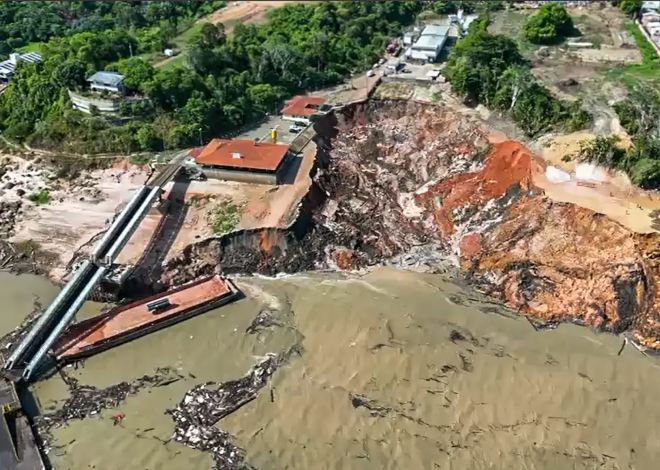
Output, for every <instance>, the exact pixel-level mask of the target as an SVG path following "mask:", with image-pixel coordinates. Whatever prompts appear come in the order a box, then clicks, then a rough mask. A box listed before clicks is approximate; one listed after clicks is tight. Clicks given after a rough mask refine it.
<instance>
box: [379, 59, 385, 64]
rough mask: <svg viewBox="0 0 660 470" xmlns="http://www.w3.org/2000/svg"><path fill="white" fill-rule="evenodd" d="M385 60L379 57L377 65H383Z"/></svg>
mask: <svg viewBox="0 0 660 470" xmlns="http://www.w3.org/2000/svg"><path fill="white" fill-rule="evenodd" d="M385 62H386V60H385V59H380V60H379V61H378V64H379V65H383V64H384V63H385Z"/></svg>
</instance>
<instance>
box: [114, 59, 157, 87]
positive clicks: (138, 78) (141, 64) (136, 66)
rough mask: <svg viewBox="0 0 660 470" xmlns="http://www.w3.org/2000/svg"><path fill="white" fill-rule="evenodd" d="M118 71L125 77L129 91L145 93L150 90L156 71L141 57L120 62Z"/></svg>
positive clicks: (125, 83) (125, 84)
mask: <svg viewBox="0 0 660 470" xmlns="http://www.w3.org/2000/svg"><path fill="white" fill-rule="evenodd" d="M118 69H119V71H120V72H121V73H122V75H123V76H124V86H125V87H126V88H127V89H128V90H129V91H133V92H136V91H140V92H143V93H144V92H146V90H149V89H150V86H151V81H152V80H153V78H154V75H155V70H154V68H153V66H152V65H151V64H150V63H148V62H147V61H145V60H143V59H141V58H139V57H132V58H130V59H122V60H120V61H119V64H118Z"/></svg>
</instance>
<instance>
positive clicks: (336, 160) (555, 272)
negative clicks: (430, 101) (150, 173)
mask: <svg viewBox="0 0 660 470" xmlns="http://www.w3.org/2000/svg"><path fill="white" fill-rule="evenodd" d="M317 127H318V130H319V132H320V134H321V136H322V137H321V138H320V140H319V142H318V145H319V151H320V154H319V162H320V164H321V165H322V166H323V168H322V169H321V170H320V171H319V172H318V174H317V175H316V183H317V188H316V189H319V188H320V189H322V191H317V193H316V194H317V195H318V194H321V195H323V194H325V195H326V196H327V198H326V200H325V201H323V203H322V205H320V206H319V202H321V201H319V200H318V198H317V200H316V202H313V201H312V199H314V198H313V197H311V196H310V197H308V198H307V201H306V207H307V208H308V211H307V212H308V213H311V214H312V216H311V219H312V220H311V222H310V225H309V227H310V228H309V229H308V230H307V231H306V234H305V235H304V236H302V237H295V236H294V234H293V233H292V232H281V231H269V232H250V233H245V234H242V235H240V236H234V237H233V238H232V239H224V240H216V241H212V242H208V241H207V242H205V243H204V244H198V245H194V246H191V247H189V249H188V250H187V252H186V253H183V254H182V256H180V257H179V258H178V259H177V260H175V261H174V262H173V263H171V265H170V273H169V278H168V281H170V282H180V281H182V280H186V279H187V278H190V277H191V276H193V275H195V274H200V273H205V272H209V271H212V270H213V269H215V266H214V262H215V263H216V264H217V260H218V259H219V260H220V263H219V266H220V269H223V270H225V271H229V272H231V271H243V272H245V271H248V272H255V271H258V272H264V273H268V274H272V273H274V272H277V271H287V272H293V271H298V270H302V269H312V268H332V267H339V268H342V269H352V268H357V267H364V266H368V265H372V264H376V263H380V262H382V261H384V260H390V262H394V263H396V264H397V265H399V266H402V267H419V266H428V267H430V268H431V269H434V270H442V269H446V268H447V266H450V265H451V266H454V267H456V268H458V269H459V270H460V272H461V273H462V275H463V276H465V277H466V278H467V279H468V280H470V281H471V282H472V283H473V284H475V285H476V286H477V287H478V288H479V289H480V290H483V291H485V292H487V293H489V294H490V295H493V296H495V297H498V298H500V299H502V300H506V301H507V302H508V303H509V304H510V305H512V306H513V307H515V308H517V309H519V310H520V311H521V312H522V313H523V314H527V315H530V316H531V317H533V318H535V319H538V322H537V323H538V324H539V325H542V326H549V325H553V324H555V323H556V322H559V321H566V320H569V321H576V322H579V323H582V324H587V325H591V326H593V327H595V328H598V329H603V330H607V331H613V332H623V331H627V330H630V329H632V330H633V332H634V335H635V339H636V340H637V341H638V342H639V343H641V344H644V345H646V346H650V347H660V342H659V341H657V339H658V338H660V322H659V321H658V320H657V319H658V313H657V312H658V310H657V308H656V306H655V304H656V287H655V286H656V279H657V278H658V277H659V276H660V266H658V264H659V263H658V261H656V257H657V256H658V253H660V251H658V246H660V243H659V241H660V240H659V238H658V235H657V234H649V235H639V234H635V233H633V232H631V231H629V230H628V229H626V228H624V227H622V226H621V225H619V224H618V223H616V222H614V221H613V220H611V219H609V218H607V217H606V216H603V215H600V214H597V213H595V212H593V211H591V210H589V209H585V208H581V207H578V206H575V205H573V204H568V203H560V202H555V201H553V200H551V199H550V198H549V197H547V196H545V194H544V192H543V190H541V189H539V188H537V187H536V186H535V185H534V182H533V181H534V175H535V174H541V173H543V172H544V170H545V163H544V162H543V161H542V160H541V159H539V158H537V157H536V156H534V155H533V154H532V153H531V152H530V151H529V150H528V149H526V148H525V147H524V146H523V145H522V144H520V143H519V142H514V141H505V142H501V143H497V144H494V145H492V146H490V147H489V144H488V141H487V136H486V135H485V134H484V132H483V130H482V129H481V128H480V126H479V123H478V122H474V121H470V120H468V119H467V118H465V117H462V116H459V115H457V114H456V113H454V112H452V111H450V110H447V109H444V108H440V107H436V106H432V105H425V104H420V103H415V102H410V101H389V102H377V101H371V102H368V103H365V104H359V105H355V106H352V107H348V108H345V109H344V110H342V111H341V112H338V113H337V115H336V116H332V117H329V118H328V120H326V121H325V122H321V123H318V125H317ZM310 194H314V192H312V193H310ZM316 206H319V207H318V208H316V209H315V210H312V209H313V208H314V207H316ZM301 224H302V222H301ZM299 225H300V224H299ZM298 228H300V227H298ZM298 233H300V232H298Z"/></svg>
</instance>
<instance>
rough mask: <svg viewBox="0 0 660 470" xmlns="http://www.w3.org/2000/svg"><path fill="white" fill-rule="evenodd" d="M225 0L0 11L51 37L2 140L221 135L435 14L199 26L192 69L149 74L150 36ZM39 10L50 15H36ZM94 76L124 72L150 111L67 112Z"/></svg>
mask: <svg viewBox="0 0 660 470" xmlns="http://www.w3.org/2000/svg"><path fill="white" fill-rule="evenodd" d="M220 3H221V2H213V4H210V3H198V2H130V3H129V2H116V3H110V2H72V3H63V2H62V3H36V2H30V3H29V5H31V6H30V7H27V6H22V7H14V6H12V7H9V8H4V9H2V10H0V11H3V12H4V13H0V15H3V14H4V15H6V16H5V18H6V20H5V21H2V20H1V19H0V29H2V28H5V29H4V31H5V32H7V30H8V29H12V28H14V29H12V31H14V33H13V34H14V35H13V36H11V35H10V34H9V33H7V37H12V38H16V39H17V40H19V41H21V44H22V43H27V42H29V41H34V40H39V41H47V42H46V43H45V44H44V45H43V47H42V48H41V49H42V51H43V57H44V60H43V62H42V63H37V64H27V63H23V62H20V63H19V66H18V67H17V71H16V74H15V75H14V78H13V79H12V81H11V83H10V85H9V87H8V89H7V91H6V92H5V93H4V95H2V98H0V125H1V126H2V130H3V131H4V134H5V135H6V136H7V137H9V138H12V139H16V140H19V141H26V142H28V143H29V144H31V145H35V146H41V147H46V148H64V149H66V150H69V151H74V152H79V153H93V152H131V151H138V150H161V149H164V148H177V147H181V146H186V145H190V144H192V143H193V142H196V141H197V140H198V139H199V132H200V129H201V131H202V133H203V134H204V135H205V136H206V137H210V136H213V135H219V134H222V133H223V132H227V131H229V130H231V129H233V128H236V127H239V126H242V125H244V124H246V123H249V122H253V121H255V120H257V119H260V118H261V117H262V116H263V115H264V113H267V112H272V111H274V110H275V107H276V105H277V104H278V103H280V102H281V100H282V99H283V98H285V97H287V96H290V95H291V94H293V93H295V92H299V91H302V90H309V89H318V88H321V87H325V86H328V85H333V84H336V83H338V82H339V81H340V80H342V79H343V78H344V77H345V76H346V75H347V74H349V73H351V72H352V71H355V70H359V69H364V68H367V67H368V66H369V64H372V63H373V62H374V61H376V60H377V59H378V58H379V57H381V56H382V52H383V50H384V47H385V46H386V44H387V43H388V41H389V39H390V38H391V37H393V36H395V35H398V34H399V33H401V31H402V29H403V27H404V26H405V25H408V24H410V23H411V22H413V21H414V20H415V18H416V16H417V14H418V13H419V12H420V11H421V10H422V9H423V8H424V7H428V8H432V7H433V4H432V3H429V4H428V5H426V4H422V3H418V2H395V1H391V2H337V3H335V2H322V3H316V4H305V5H296V4H290V5H287V6H285V7H283V8H278V9H274V10H272V11H271V12H270V14H269V18H268V22H267V24H264V25H261V26H255V25H249V26H247V25H243V24H240V23H239V24H237V25H236V26H235V27H234V30H233V33H232V34H231V35H226V34H225V30H224V26H223V25H222V24H215V25H214V24H211V23H204V24H203V25H202V26H201V27H199V28H196V32H195V34H194V35H193V36H192V37H191V38H190V40H189V41H188V46H187V50H186V64H185V67H174V68H163V69H154V68H153V67H152V65H151V64H150V63H148V62H147V61H146V60H144V58H141V57H138V56H139V55H140V53H142V52H148V51H150V50H152V48H162V47H164V45H165V44H163V43H157V44H156V45H154V44H153V42H154V35H153V34H147V33H146V32H147V31H150V30H152V29H158V31H160V32H162V31H166V32H167V31H169V33H168V34H166V35H163V36H162V37H163V38H165V39H163V40H165V41H167V37H168V35H169V37H171V36H172V35H173V34H175V32H176V31H177V22H178V21H180V20H181V19H186V18H188V19H189V18H191V17H192V18H195V17H197V16H199V15H200V14H203V13H205V12H206V11H208V10H210V9H213V8H216V7H217V6H218V5H219V4H220ZM22 5H28V4H22ZM0 7H6V5H5V4H2V5H0ZM40 7H41V8H43V10H44V12H47V13H44V14H42V15H41V17H40V18H38V19H37V18H36V17H35V14H36V12H37V11H39V8H40ZM21 18H25V20H23V19H21ZM48 18H51V20H48ZM17 21H18V22H19V23H16V22H17ZM20 21H26V22H28V23H30V24H33V26H32V27H31V28H32V29H31V30H30V31H31V32H29V33H25V36H21V35H19V34H17V33H16V32H15V31H16V30H15V28H16V27H15V24H20ZM12 25H13V26H12ZM156 36H158V35H156ZM156 42H157V41H156ZM17 44H18V43H17ZM12 48H13V46H12ZM10 49H11V48H10ZM131 56H133V57H131ZM97 70H118V71H121V72H122V73H123V74H124V76H125V77H126V86H127V87H128V88H129V91H130V92H131V93H135V94H139V95H143V96H146V97H148V98H149V99H150V104H149V105H145V104H144V103H142V104H139V105H133V106H124V107H122V112H123V113H124V114H125V118H126V119H127V122H125V123H123V124H121V125H118V124H117V122H112V121H110V120H109V119H107V118H105V117H102V116H87V115H84V114H82V113H80V112H78V111H74V110H72V109H71V104H70V102H69V98H68V93H67V89H74V90H75V89H83V88H84V86H85V78H86V77H87V76H88V75H89V74H90V73H92V72H94V71H97Z"/></svg>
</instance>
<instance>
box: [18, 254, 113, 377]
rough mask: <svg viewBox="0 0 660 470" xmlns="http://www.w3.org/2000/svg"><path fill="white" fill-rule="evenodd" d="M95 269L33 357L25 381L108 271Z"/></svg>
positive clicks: (98, 267)
mask: <svg viewBox="0 0 660 470" xmlns="http://www.w3.org/2000/svg"><path fill="white" fill-rule="evenodd" d="M95 268H96V272H95V273H94V274H93V275H92V278H91V279H90V280H89V282H88V283H87V284H86V285H85V287H83V289H82V290H81V291H80V294H79V295H78V297H76V300H74V302H73V304H71V306H70V307H69V310H67V311H66V313H65V314H64V316H63V317H62V319H61V320H60V322H59V323H58V324H57V326H56V327H55V328H54V329H53V330H52V331H51V332H50V334H49V335H48V338H46V340H45V341H44V342H43V343H41V347H40V348H39V350H38V351H37V353H36V354H35V355H34V356H33V357H32V359H31V360H30V362H29V363H28V365H27V367H26V368H25V370H24V371H23V378H24V379H25V381H28V380H29V379H30V377H32V374H33V373H34V371H36V370H37V367H38V366H39V363H40V362H41V360H42V359H43V357H44V356H45V355H46V354H47V353H48V351H49V350H50V348H51V346H52V345H53V343H55V341H56V340H57V338H59V336H60V334H61V333H62V331H63V330H64V328H66V327H67V326H68V325H69V323H71V321H72V320H73V317H74V316H75V315H76V313H77V312H78V310H80V307H82V306H83V304H84V303H85V300H87V297H88V296H89V294H90V293H91V292H92V290H93V289H94V287H96V285H97V284H98V283H99V282H100V281H101V279H102V278H103V276H104V275H105V273H106V271H107V270H108V268H106V267H105V266H95Z"/></svg>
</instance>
